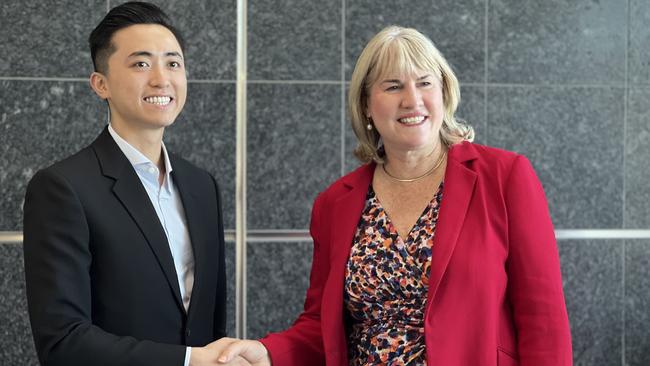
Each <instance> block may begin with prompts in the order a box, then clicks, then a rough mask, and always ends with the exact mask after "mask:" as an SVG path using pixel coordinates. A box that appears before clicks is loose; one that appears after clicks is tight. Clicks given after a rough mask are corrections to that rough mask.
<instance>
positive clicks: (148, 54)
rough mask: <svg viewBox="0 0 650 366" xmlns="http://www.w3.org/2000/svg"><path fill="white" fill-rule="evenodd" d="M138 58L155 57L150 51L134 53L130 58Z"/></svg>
mask: <svg viewBox="0 0 650 366" xmlns="http://www.w3.org/2000/svg"><path fill="white" fill-rule="evenodd" d="M137 56H147V57H151V56H153V55H152V54H151V52H149V51H135V52H133V53H131V54H130V55H129V57H137Z"/></svg>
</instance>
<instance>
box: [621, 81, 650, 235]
mask: <svg viewBox="0 0 650 366" xmlns="http://www.w3.org/2000/svg"><path fill="white" fill-rule="evenodd" d="M649 105H650V87H648V88H631V89H630V91H629V96H628V109H627V129H626V134H627V136H626V139H625V227H628V228H637V229H648V228H650V185H649V184H648V182H649V181H650V171H649V170H648V157H650V144H648V142H649V141H650V109H648V106H649Z"/></svg>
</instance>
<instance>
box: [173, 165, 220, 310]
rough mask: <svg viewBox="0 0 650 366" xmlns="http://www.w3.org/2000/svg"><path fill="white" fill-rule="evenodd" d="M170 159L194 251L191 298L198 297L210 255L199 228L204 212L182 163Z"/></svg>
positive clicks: (214, 263)
mask: <svg viewBox="0 0 650 366" xmlns="http://www.w3.org/2000/svg"><path fill="white" fill-rule="evenodd" d="M169 158H170V160H171V162H172V168H173V170H172V177H173V179H174V184H175V186H176V188H177V189H178V192H179V193H180V195H181V200H182V201H183V208H184V210H185V220H186V224H187V230H188V231H189V234H190V241H191V243H192V251H193V253H194V284H193V286H192V299H200V297H199V294H200V291H201V284H202V281H201V276H200V274H201V273H203V268H204V266H205V265H208V263H204V262H203V261H205V260H208V259H209V258H210V256H209V255H208V253H207V248H206V245H207V243H208V242H207V238H206V236H205V231H204V230H201V229H202V228H203V227H204V226H203V225H202V224H203V216H201V212H204V210H202V207H201V200H200V197H197V196H196V195H195V194H194V191H195V190H193V189H192V188H193V184H192V180H191V177H190V175H189V174H187V172H186V171H185V170H184V169H183V165H182V164H180V162H179V161H178V160H177V159H176V158H175V157H174V156H173V155H171V154H170V157H169ZM209 265H210V266H212V267H214V266H217V265H218V263H216V262H210V264H209ZM214 273H217V270H214ZM191 310H192V301H190V307H189V309H188V314H189V313H190V312H191Z"/></svg>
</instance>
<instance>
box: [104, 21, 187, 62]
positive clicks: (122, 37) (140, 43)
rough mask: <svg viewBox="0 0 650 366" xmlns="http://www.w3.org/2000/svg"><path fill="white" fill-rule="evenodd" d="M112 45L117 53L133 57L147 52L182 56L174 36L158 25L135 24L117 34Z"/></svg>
mask: <svg viewBox="0 0 650 366" xmlns="http://www.w3.org/2000/svg"><path fill="white" fill-rule="evenodd" d="M111 43H112V44H113V46H114V47H115V48H116V50H117V52H121V53H123V54H125V56H131V55H132V54H134V53H143V52H147V53H149V54H151V55H160V54H163V55H166V54H170V55H171V54H173V53H175V54H177V55H182V50H181V46H180V44H179V43H178V40H177V39H176V37H175V36H174V34H173V33H172V32H171V31H170V30H169V29H167V28H166V27H163V26H162V25H158V24H135V25H131V26H128V27H126V28H123V29H120V30H119V31H117V32H115V34H114V35H113V39H112V40H111Z"/></svg>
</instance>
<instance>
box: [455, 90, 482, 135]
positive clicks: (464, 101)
mask: <svg viewBox="0 0 650 366" xmlns="http://www.w3.org/2000/svg"><path fill="white" fill-rule="evenodd" d="M456 118H460V119H462V120H464V121H466V122H467V123H468V124H469V125H470V126H472V127H473V128H474V133H475V138H474V142H476V143H477V144H483V145H485V144H487V143H488V141H487V119H486V116H485V88H484V87H482V86H481V87H477V86H461V88H460V104H459V105H458V109H457V110H456Z"/></svg>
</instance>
